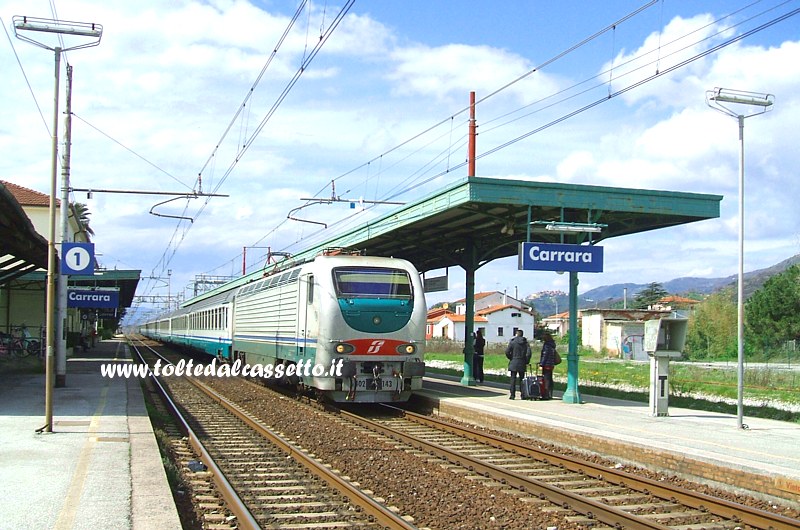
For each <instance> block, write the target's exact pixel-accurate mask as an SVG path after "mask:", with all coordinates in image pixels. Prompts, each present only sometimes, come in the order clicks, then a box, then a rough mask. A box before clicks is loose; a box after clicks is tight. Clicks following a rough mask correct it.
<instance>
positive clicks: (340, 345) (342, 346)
mask: <svg viewBox="0 0 800 530" xmlns="http://www.w3.org/2000/svg"><path fill="white" fill-rule="evenodd" d="M334 349H335V350H336V353H339V354H345V355H346V354H348V353H353V352H354V351H356V347H355V346H353V345H352V344H348V343H346V342H337V343H336V346H335V347H334Z"/></svg>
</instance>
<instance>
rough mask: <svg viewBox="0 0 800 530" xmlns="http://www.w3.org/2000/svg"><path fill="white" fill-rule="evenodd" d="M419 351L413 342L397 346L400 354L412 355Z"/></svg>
mask: <svg viewBox="0 0 800 530" xmlns="http://www.w3.org/2000/svg"><path fill="white" fill-rule="evenodd" d="M416 351H417V347H416V346H415V345H413V344H401V345H400V346H398V347H397V353H399V354H400V355H411V354H412V353H415V352H416Z"/></svg>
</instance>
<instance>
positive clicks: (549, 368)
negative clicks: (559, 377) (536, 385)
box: [539, 332, 558, 399]
mask: <svg viewBox="0 0 800 530" xmlns="http://www.w3.org/2000/svg"><path fill="white" fill-rule="evenodd" d="M556 364H558V363H556V341H554V340H553V336H552V335H551V334H550V333H548V332H544V333H543V334H542V354H541V355H540V356H539V366H541V367H542V377H544V386H545V390H544V392H545V394H544V396H542V399H553V368H555V367H556Z"/></svg>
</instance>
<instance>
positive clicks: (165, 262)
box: [156, 0, 355, 271]
mask: <svg viewBox="0 0 800 530" xmlns="http://www.w3.org/2000/svg"><path fill="white" fill-rule="evenodd" d="M354 3H355V0H349V1H348V2H347V3H346V4H345V5H344V6H343V7H342V8H341V9H340V11H339V13H338V14H337V15H336V17H335V18H334V20H333V21H332V22H331V25H330V26H328V28H327V30H325V31H324V33H323V34H322V35H321V36H320V38H319V40H318V41H317V42H316V43H315V45H314V47H313V48H312V50H311V52H310V53H309V54H308V55H307V56H306V57H305V58H304V59H303V61H302V63H301V65H300V67H299V69H298V70H297V71H296V72H295V74H294V76H293V77H292V78H291V80H290V81H289V83H288V84H287V85H286V87H285V88H284V89H283V91H282V92H281V93H280V95H279V96H278V98H277V100H276V101H275V103H273V105H272V106H271V107H270V109H269V111H268V112H267V114H266V116H264V118H263V119H262V121H261V122H260V124H259V125H258V127H257V128H256V129H255V131H254V132H253V133H251V134H250V136H249V137H247V139H246V140H245V141H244V142H243V144H242V147H241V148H238V149H237V153H236V155H235V156H234V159H233V161H232V162H231V163H230V165H229V166H228V168H227V170H226V171H225V173H224V174H223V176H222V178H221V179H220V180H219V182H217V184H216V185H215V187H214V192H213V193H216V191H217V190H219V189H220V187H221V186H222V185H223V184H224V182H225V181H226V179H227V178H228V177H229V176H230V174H231V173H232V171H233V169H234V168H235V167H236V165H237V164H238V162H239V161H240V160H241V159H242V157H243V156H244V154H245V153H246V152H247V150H248V149H249V148H250V146H251V145H252V144H253V142H254V141H255V139H256V138H257V137H258V135H259V134H260V132H261V131H262V130H263V128H264V126H265V125H266V124H267V122H268V121H269V119H270V118H271V117H272V116H273V115H274V113H275V112H276V110H277V108H278V107H279V106H280V104H281V103H282V102H283V100H284V99H285V98H286V97H287V96H288V94H289V92H290V91H291V89H292V88H293V87H294V85H295V84H296V83H297V81H298V80H299V79H300V77H301V76H302V74H303V73H304V72H305V71H306V69H307V68H308V67H309V65H310V64H311V62H312V61H313V59H314V58H315V57H316V55H317V54H318V53H319V51H320V50H321V49H322V47H323V46H324V45H325V43H326V42H327V40H328V39H329V37H330V36H331V34H332V33H333V31H334V30H335V29H336V28H337V27H338V26H339V24H340V22H341V21H342V19H343V18H344V16H345V15H346V14H347V13H348V12H349V10H350V9H351V8H352V6H353V4H354ZM306 4H307V2H306V1H305V0H304V1H303V2H302V3H301V6H300V8H298V10H297V11H296V13H295V16H294V17H293V18H292V21H291V22H290V27H288V28H287V30H286V31H285V32H284V34H283V35H282V36H281V38H280V40H279V42H283V41H284V40H285V38H286V35H287V34H288V31H289V30H290V29H291V26H293V25H294V22H295V21H296V19H297V17H299V15H300V13H301V12H302V9H301V8H302V7H304V6H306ZM275 52H277V47H276V48H275V49H274V51H273V54H272V55H271V56H270V59H269V60H268V64H269V62H271V60H272V57H274V53H275ZM268 64H267V65H265V67H264V68H262V71H261V73H260V74H259V76H258V80H260V79H261V77H263V74H264V71H265V70H266V68H267V66H268ZM253 90H254V88H253V87H251V89H250V91H248V93H247V95H246V96H245V101H244V103H243V104H242V106H240V107H239V108H238V109H237V112H236V114H235V116H234V118H233V119H232V120H231V122H230V124H229V125H228V127H227V128H226V129H225V132H224V133H223V136H222V138H221V139H220V141H219V142H218V143H217V145H216V146H215V147H214V149H213V151H212V154H211V155H210V156H209V158H208V159H207V161H206V163H205V164H204V165H203V167H202V169H201V171H200V172H199V174H198V178H199V177H200V176H202V174H203V171H204V170H205V169H206V168H207V167H208V165H209V164H210V163H211V161H212V160H214V159H215V156H216V153H217V151H218V150H219V147H220V144H221V143H222V141H223V140H224V138H225V137H226V136H227V134H228V132H229V131H230V129H231V128H232V126H233V124H234V123H235V122H236V119H237V117H238V116H239V114H241V112H242V109H243V108H244V105H246V103H247V101H248V100H249V99H250V98H251V97H252V93H253ZM208 203H209V201H208V199H207V200H206V201H204V202H203V204H202V206H201V207H200V208H199V209H198V211H197V213H196V214H195V215H194V218H195V219H197V218H199V217H200V215H201V214H202V213H203V211H204V210H205V208H206V206H207V205H208ZM187 211H188V204H187V208H185V209H184V214H183V215H185V214H186V212H187ZM182 223H183V222H182V221H179V222H178V223H177V224H176V226H175V230H174V231H173V235H172V237H171V239H170V242H169V244H168V246H167V248H165V250H164V252H163V253H162V256H161V259H160V260H159V263H158V264H160V265H161V269H162V271H163V270H165V269H166V268H167V267H168V266H169V263H170V262H171V260H172V258H173V257H174V255H175V253H176V252H177V250H178V248H179V247H180V245H181V243H182V242H183V241H184V239H185V238H186V235H187V233H188V231H189V229H190V228H191V225H189V226H185V228H184V229H183V230H182V232H181V226H182ZM170 249H172V252H170ZM157 266H158V265H157ZM157 266H156V267H157Z"/></svg>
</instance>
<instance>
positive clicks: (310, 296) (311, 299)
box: [306, 274, 314, 304]
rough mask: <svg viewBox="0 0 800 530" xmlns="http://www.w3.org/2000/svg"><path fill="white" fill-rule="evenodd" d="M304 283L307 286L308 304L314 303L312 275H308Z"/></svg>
mask: <svg viewBox="0 0 800 530" xmlns="http://www.w3.org/2000/svg"><path fill="white" fill-rule="evenodd" d="M306 282H307V284H308V303H309V304H313V303H314V275H313V274H309V275H308V278H307V279H306Z"/></svg>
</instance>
